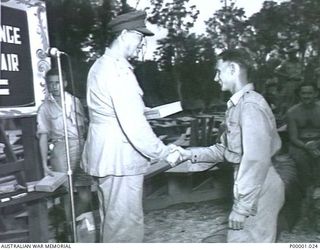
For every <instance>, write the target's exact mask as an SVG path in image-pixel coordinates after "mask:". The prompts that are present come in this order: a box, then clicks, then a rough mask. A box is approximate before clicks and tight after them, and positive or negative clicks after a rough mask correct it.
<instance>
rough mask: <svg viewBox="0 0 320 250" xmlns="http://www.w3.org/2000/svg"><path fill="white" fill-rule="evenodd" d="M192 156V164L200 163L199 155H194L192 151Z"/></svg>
mask: <svg viewBox="0 0 320 250" xmlns="http://www.w3.org/2000/svg"><path fill="white" fill-rule="evenodd" d="M191 154H192V156H191V162H192V163H197V162H198V158H199V157H198V154H197V153H194V152H193V151H192V150H191Z"/></svg>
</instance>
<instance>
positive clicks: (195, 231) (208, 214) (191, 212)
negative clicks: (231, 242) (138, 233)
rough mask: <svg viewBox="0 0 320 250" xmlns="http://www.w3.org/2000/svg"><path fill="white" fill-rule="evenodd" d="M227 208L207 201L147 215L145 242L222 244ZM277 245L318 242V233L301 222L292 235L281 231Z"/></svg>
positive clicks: (223, 203)
mask: <svg viewBox="0 0 320 250" xmlns="http://www.w3.org/2000/svg"><path fill="white" fill-rule="evenodd" d="M228 207H230V206H229V205H228V204H227V203H226V202H224V201H206V202H199V203H184V204H179V205H174V206H171V207H169V208H166V209H161V210H154V211H146V212H145V239H144V242H148V243H151V242H152V243H201V242H207V243H208V242H212V243H224V242H225V235H226V226H227V213H228ZM277 242H281V243H288V242H320V233H317V232H316V231H314V230H313V229H312V228H311V227H310V226H309V225H308V222H307V220H306V219H300V220H299V222H298V223H297V224H296V226H295V227H294V228H293V230H292V232H289V231H288V230H286V229H282V230H281V232H279V237H278V240H277Z"/></svg>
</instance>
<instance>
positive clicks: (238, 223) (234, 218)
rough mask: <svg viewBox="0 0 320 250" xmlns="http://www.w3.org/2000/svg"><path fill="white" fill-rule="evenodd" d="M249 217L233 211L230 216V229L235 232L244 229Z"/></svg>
mask: <svg viewBox="0 0 320 250" xmlns="http://www.w3.org/2000/svg"><path fill="white" fill-rule="evenodd" d="M246 218H247V216H245V215H242V214H239V213H237V212H235V211H231V213H230V215H229V228H230V229H233V230H241V229H243V226H244V222H245V220H246Z"/></svg>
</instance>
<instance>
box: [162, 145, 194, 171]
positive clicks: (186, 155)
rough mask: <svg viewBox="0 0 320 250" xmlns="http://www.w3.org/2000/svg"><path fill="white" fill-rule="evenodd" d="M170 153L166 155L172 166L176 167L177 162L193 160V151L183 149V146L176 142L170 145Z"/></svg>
mask: <svg viewBox="0 0 320 250" xmlns="http://www.w3.org/2000/svg"><path fill="white" fill-rule="evenodd" d="M168 147H169V154H168V156H167V157H166V159H165V160H166V161H167V162H168V163H169V164H170V166H171V167H175V166H176V165H177V164H179V163H181V162H183V161H187V160H191V158H192V152H191V151H190V150H188V149H183V148H182V147H179V146H176V145H174V144H170V145H168Z"/></svg>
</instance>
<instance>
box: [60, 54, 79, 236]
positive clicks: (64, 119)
mask: <svg viewBox="0 0 320 250" xmlns="http://www.w3.org/2000/svg"><path fill="white" fill-rule="evenodd" d="M61 54H62V53H61V52H60V51H57V52H56V57H57V64H58V71H59V84H60V96H61V106H62V118H63V129H64V139H65V147H66V157H67V167H68V171H67V174H68V181H69V192H70V203H71V216H72V231H73V241H74V242H77V241H78V240H77V233H76V217H75V209H74V195H73V185H72V169H71V164H70V151H69V139H68V129H67V119H66V106H65V105H66V103H65V95H64V84H63V78H62V69H61V57H60V56H61Z"/></svg>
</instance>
